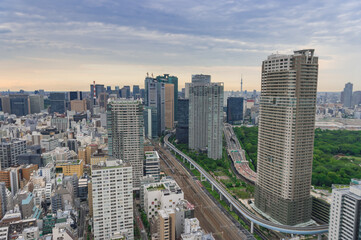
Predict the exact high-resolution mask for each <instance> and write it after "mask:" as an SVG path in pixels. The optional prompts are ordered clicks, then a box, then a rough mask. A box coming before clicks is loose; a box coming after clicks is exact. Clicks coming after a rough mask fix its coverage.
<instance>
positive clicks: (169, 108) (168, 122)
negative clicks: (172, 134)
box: [164, 83, 174, 129]
mask: <svg viewBox="0 0 361 240" xmlns="http://www.w3.org/2000/svg"><path fill="white" fill-rule="evenodd" d="M164 87H165V99H164V100H165V106H164V109H165V114H164V117H165V128H168V129H173V127H174V84H170V83H166V84H164Z"/></svg>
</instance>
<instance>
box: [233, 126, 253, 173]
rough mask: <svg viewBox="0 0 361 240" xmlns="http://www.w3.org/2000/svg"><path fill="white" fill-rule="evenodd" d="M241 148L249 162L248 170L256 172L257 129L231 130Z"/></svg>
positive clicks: (241, 128) (242, 128) (239, 128)
mask: <svg viewBox="0 0 361 240" xmlns="http://www.w3.org/2000/svg"><path fill="white" fill-rule="evenodd" d="M233 131H234V133H235V134H236V136H237V138H238V140H239V143H240V144H241V147H242V148H243V149H244V150H245V151H246V158H247V160H248V161H249V162H250V168H252V169H253V170H254V171H257V144H258V127H237V128H233Z"/></svg>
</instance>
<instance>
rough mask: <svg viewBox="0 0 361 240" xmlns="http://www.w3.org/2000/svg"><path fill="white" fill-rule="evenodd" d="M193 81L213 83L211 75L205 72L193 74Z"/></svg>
mask: <svg viewBox="0 0 361 240" xmlns="http://www.w3.org/2000/svg"><path fill="white" fill-rule="evenodd" d="M192 83H202V84H206V83H211V75H203V74H195V75H192ZM189 87H190V85H189Z"/></svg>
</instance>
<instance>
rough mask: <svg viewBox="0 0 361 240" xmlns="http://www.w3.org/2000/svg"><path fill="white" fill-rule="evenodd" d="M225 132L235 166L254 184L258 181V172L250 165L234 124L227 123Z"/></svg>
mask: <svg viewBox="0 0 361 240" xmlns="http://www.w3.org/2000/svg"><path fill="white" fill-rule="evenodd" d="M223 133H224V137H225V138H226V142H227V153H228V156H229V157H230V158H231V160H232V162H233V166H234V168H235V169H236V171H237V172H238V173H239V174H240V175H241V176H242V177H244V178H245V179H247V180H248V181H250V182H251V183H253V184H254V183H256V179H257V173H256V172H254V171H253V170H252V169H251V168H250V167H249V162H248V161H247V159H246V155H245V152H244V150H243V149H242V148H241V145H240V143H239V141H238V139H237V136H236V134H234V131H233V128H232V126H231V125H229V124H228V123H225V124H224V128H223Z"/></svg>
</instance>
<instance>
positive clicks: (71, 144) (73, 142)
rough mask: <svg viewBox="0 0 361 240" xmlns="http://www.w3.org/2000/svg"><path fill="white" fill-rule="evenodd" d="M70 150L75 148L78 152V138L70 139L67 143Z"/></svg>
mask: <svg viewBox="0 0 361 240" xmlns="http://www.w3.org/2000/svg"><path fill="white" fill-rule="evenodd" d="M66 145H67V147H68V148H69V150H73V151H74V152H76V153H77V152H78V141H77V140H76V139H68V140H67V143H66Z"/></svg>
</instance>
